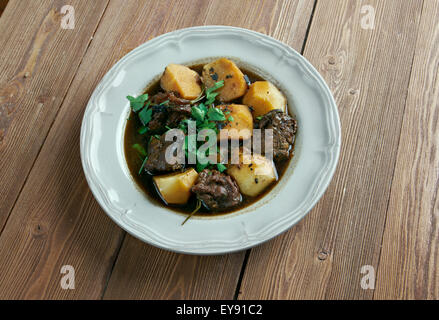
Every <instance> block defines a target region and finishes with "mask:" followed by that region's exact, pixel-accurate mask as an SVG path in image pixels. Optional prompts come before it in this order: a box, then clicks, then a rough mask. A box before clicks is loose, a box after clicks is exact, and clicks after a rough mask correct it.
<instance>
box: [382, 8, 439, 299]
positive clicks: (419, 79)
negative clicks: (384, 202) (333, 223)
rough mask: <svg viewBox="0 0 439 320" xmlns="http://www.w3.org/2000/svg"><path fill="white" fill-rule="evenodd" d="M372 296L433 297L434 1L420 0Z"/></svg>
mask: <svg viewBox="0 0 439 320" xmlns="http://www.w3.org/2000/svg"><path fill="white" fill-rule="evenodd" d="M418 34H419V35H418V42H417V44H416V53H415V58H414V63H413V69H412V75H411V81H410V87H409V93H408V98H407V103H406V107H405V115H404V121H403V125H402V130H401V138H400V141H401V143H400V145H399V150H398V158H397V162H396V169H395V176H394V178H393V183H392V192H391V197H390V202H389V209H388V211H387V221H386V228H385V232H384V239H383V248H382V251H381V259H380V264H379V268H378V272H377V280H376V290H375V295H374V298H375V299H435V300H437V299H439V254H438V250H439V175H438V173H439V149H438V142H439V127H438V118H439V77H438V76H439V74H438V66H439V1H425V2H424V8H423V10H422V18H421V25H420V29H419V33H418Z"/></svg>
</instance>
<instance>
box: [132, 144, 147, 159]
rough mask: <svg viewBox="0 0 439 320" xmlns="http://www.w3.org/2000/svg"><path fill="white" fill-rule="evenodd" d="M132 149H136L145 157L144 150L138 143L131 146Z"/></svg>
mask: <svg viewBox="0 0 439 320" xmlns="http://www.w3.org/2000/svg"><path fill="white" fill-rule="evenodd" d="M133 148H134V149H136V150H137V151H138V152H139V153H140V154H141V155H142V156H143V157H146V150H145V148H144V147H143V146H141V145H140V144H138V143H135V144H133Z"/></svg>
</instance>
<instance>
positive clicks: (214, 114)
mask: <svg viewBox="0 0 439 320" xmlns="http://www.w3.org/2000/svg"><path fill="white" fill-rule="evenodd" d="M207 116H208V118H209V120H210V121H225V120H226V116H225V115H224V113H223V112H222V111H221V109H218V108H210V109H209V111H208V112H207Z"/></svg>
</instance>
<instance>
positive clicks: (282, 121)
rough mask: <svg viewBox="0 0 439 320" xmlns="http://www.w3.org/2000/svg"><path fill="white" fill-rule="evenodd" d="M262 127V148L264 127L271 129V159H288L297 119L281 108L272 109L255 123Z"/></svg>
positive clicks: (263, 144)
mask: <svg viewBox="0 0 439 320" xmlns="http://www.w3.org/2000/svg"><path fill="white" fill-rule="evenodd" d="M257 127H258V128H259V129H262V131H263V132H262V133H261V135H262V139H261V140H262V141H261V142H262V150H264V146H265V133H264V130H265V129H273V159H274V160H275V161H282V160H285V159H288V158H289V157H290V155H291V152H292V148H291V147H292V146H293V144H294V140H295V135H296V132H297V121H296V120H294V119H293V118H291V117H290V116H289V115H288V114H286V113H285V112H283V111H281V110H272V111H270V112H268V113H267V114H265V115H264V116H263V117H262V119H261V120H260V121H259V123H258V124H257Z"/></svg>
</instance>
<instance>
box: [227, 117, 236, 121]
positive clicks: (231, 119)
mask: <svg viewBox="0 0 439 320" xmlns="http://www.w3.org/2000/svg"><path fill="white" fill-rule="evenodd" d="M227 120H229V121H230V122H232V121H235V119H233V117H232V116H230V117H229V118H228V119H227Z"/></svg>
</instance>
